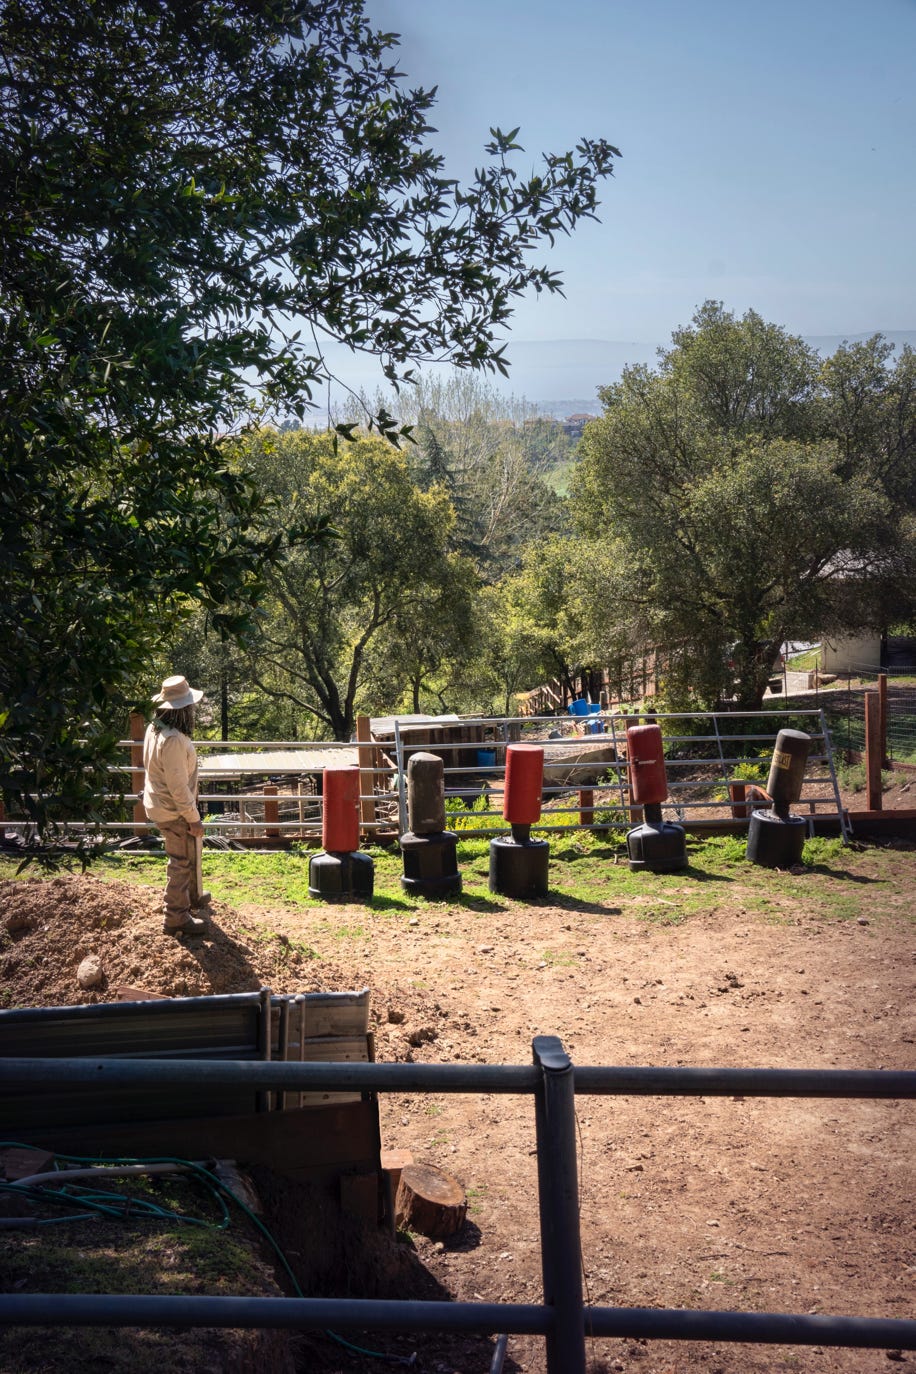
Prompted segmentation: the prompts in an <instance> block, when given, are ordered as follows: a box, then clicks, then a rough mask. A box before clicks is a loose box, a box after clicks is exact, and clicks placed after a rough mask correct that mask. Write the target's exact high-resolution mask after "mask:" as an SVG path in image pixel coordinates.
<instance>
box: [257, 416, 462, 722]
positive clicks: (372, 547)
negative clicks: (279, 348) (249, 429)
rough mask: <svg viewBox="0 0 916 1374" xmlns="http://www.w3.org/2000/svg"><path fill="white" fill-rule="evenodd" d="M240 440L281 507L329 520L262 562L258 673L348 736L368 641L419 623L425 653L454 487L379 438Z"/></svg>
mask: <svg viewBox="0 0 916 1374" xmlns="http://www.w3.org/2000/svg"><path fill="white" fill-rule="evenodd" d="M243 448H244V452H245V460H246V466H248V467H249V468H250V469H251V470H252V471H253V472H254V473H256V474H257V479H258V483H259V486H260V487H261V489H262V491H264V492H266V493H269V494H270V495H271V496H272V497H273V498H275V501H276V506H275V510H277V511H278V512H279V511H281V510H282V511H284V512H285V516H284V517H283V518H285V519H289V518H290V517H292V518H293V519H300V520H304V521H305V522H306V523H309V524H315V523H318V522H319V521H325V522H327V526H328V537H327V538H325V539H322V540H315V541H311V542H307V543H303V544H301V545H300V546H298V547H297V548H295V549H293V550H291V551H290V553H289V555H288V556H287V557H286V558H285V559H284V560H283V561H282V562H280V563H277V564H275V565H274V566H272V567H271V568H270V569H269V570H268V572H267V574H266V581H267V586H268V594H269V599H268V602H267V604H266V606H265V614H264V616H263V618H262V623H261V625H260V627H259V629H258V632H257V636H256V638H255V640H254V641H253V643H252V645H251V652H250V654H249V658H248V662H249V667H250V678H251V682H252V683H253V684H254V685H255V686H257V687H258V688H259V690H260V691H261V692H263V693H264V695H265V696H267V697H269V698H275V699H278V700H285V701H288V702H289V703H291V704H292V706H293V707H294V708H296V709H297V710H298V711H299V712H301V713H303V714H306V715H308V716H310V717H312V718H313V719H314V720H317V721H318V722H320V724H321V727H322V728H324V729H326V730H327V731H329V732H330V734H331V735H333V737H334V738H335V739H340V740H344V739H349V738H350V737H351V735H352V733H353V730H354V727H355V720H356V712H357V706H358V704H359V703H360V694H361V691H362V689H363V687H364V684H365V682H366V676H367V672H368V667H369V665H368V661H367V655H368V653H369V651H370V647H371V646H372V645H373V643H374V642H377V641H379V640H380V639H381V637H382V636H383V635H390V636H392V639H393V641H394V642H395V643H397V642H398V641H399V640H400V641H401V642H403V640H404V639H405V638H406V636H407V635H408V634H409V633H411V632H412V633H413V635H414V636H415V639H416V642H417V649H416V652H417V653H418V654H419V655H420V657H421V659H422V654H423V646H424V644H425V645H427V646H429V645H430V644H432V643H434V641H435V633H436V629H435V627H436V620H437V618H438V617H440V616H441V615H442V613H443V608H444V607H445V606H447V604H448V599H449V596H450V594H451V592H452V591H453V590H454V589H455V587H456V586H457V585H458V580H459V578H460V576H461V570H460V569H456V566H455V562H454V559H453V558H452V556H451V555H450V552H449V538H450V534H451V528H452V523H453V520H454V514H453V511H452V508H451V505H450V503H449V500H448V496H447V495H446V493H445V492H444V491H443V490H442V489H441V488H432V489H431V490H429V491H421V490H420V489H419V488H418V487H416V486H415V485H414V483H413V481H412V480H411V476H410V472H409V469H408V464H407V460H406V457H405V455H404V454H403V453H402V452H401V451H399V450H397V449H395V448H393V447H392V446H391V445H389V444H387V443H386V442H385V441H384V440H382V439H379V438H374V437H364V438H360V439H357V440H355V441H353V442H352V443H344V444H340V445H338V443H337V442H336V439H335V437H334V436H332V435H329V434H325V435H316V434H312V433H309V432H306V431H302V430H300V431H287V432H285V433H283V434H277V433H276V432H275V431H273V430H267V431H265V430H262V431H260V432H259V433H257V434H253V435H251V436H249V437H248V438H247V439H246V440H245V441H244V444H243ZM389 642H391V641H389ZM426 652H427V654H429V653H430V652H432V651H431V650H430V649H429V648H428V647H427V649H426ZM413 663H414V661H413V660H412V661H411V662H410V663H408V664H406V665H405V670H406V671H407V672H408V673H409V672H410V671H411V670H413Z"/></svg>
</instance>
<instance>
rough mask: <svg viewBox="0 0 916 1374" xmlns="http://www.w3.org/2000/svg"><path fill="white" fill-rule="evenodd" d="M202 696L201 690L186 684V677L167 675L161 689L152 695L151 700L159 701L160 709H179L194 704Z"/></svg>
mask: <svg viewBox="0 0 916 1374" xmlns="http://www.w3.org/2000/svg"><path fill="white" fill-rule="evenodd" d="M202 696H203V692H202V691H199V690H198V689H197V688H196V687H189V686H188V679H187V678H186V677H167V678H166V679H165V682H163V684H162V691H161V692H159V694H158V695H157V696H154V697H153V701H158V702H159V709H160V710H162V711H180V710H181V708H182V707H183V706H195V705H196V704H197V702H198V701H200V699H201V697H202Z"/></svg>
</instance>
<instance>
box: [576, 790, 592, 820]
mask: <svg viewBox="0 0 916 1374" xmlns="http://www.w3.org/2000/svg"><path fill="white" fill-rule="evenodd" d="M594 819H595V793H594V791H593V790H592V788H591V787H580V788H579V824H580V825H581V826H583V828H584V827H586V826H589V825H592V824H593V822H594Z"/></svg>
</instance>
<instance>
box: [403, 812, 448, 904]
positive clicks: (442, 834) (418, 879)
mask: <svg viewBox="0 0 916 1374" xmlns="http://www.w3.org/2000/svg"><path fill="white" fill-rule="evenodd" d="M457 844H458V840H457V837H456V836H455V835H453V834H452V832H451V831H450V830H439V831H437V832H436V833H435V834H432V835H415V834H414V833H413V831H411V830H408V831H407V833H406V834H404V835H402V836H401V839H400V845H401V853H402V854H403V856H404V875H403V877H402V878H401V886H402V887H403V888H404V889H405V891H407V892H409V893H411V894H412V895H413V896H414V897H426V898H428V899H429V900H430V901H434V902H435V901H443V900H444V899H445V898H446V897H452V896H455V895H456V894H457V893H459V892H460V891H461V874H460V873H459V872H458V857H457V853H456V847H457Z"/></svg>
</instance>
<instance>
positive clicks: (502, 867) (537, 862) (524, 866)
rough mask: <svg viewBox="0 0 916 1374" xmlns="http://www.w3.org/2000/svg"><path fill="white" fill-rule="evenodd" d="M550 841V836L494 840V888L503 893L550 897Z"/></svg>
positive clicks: (491, 882) (492, 855) (492, 856)
mask: <svg viewBox="0 0 916 1374" xmlns="http://www.w3.org/2000/svg"><path fill="white" fill-rule="evenodd" d="M549 866H550V845H549V844H548V843H547V841H546V840H527V841H526V842H525V843H524V844H519V843H518V841H517V840H510V839H505V840H501V839H496V840H491V841H490V891H491V892H498V893H500V895H501V896H503V897H546V896H547V870H548V868H549Z"/></svg>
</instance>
